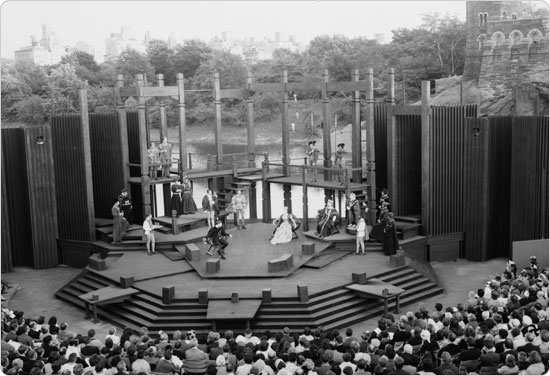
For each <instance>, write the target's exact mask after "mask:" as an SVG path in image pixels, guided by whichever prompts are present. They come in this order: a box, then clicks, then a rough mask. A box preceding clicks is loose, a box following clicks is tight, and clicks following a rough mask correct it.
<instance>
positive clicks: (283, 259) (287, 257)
mask: <svg viewBox="0 0 550 376" xmlns="http://www.w3.org/2000/svg"><path fill="white" fill-rule="evenodd" d="M292 266H294V255H293V254H291V253H285V254H284V255H282V256H280V257H279V258H276V259H273V260H269V261H268V262H267V270H268V271H269V272H270V273H274V272H280V271H282V270H285V269H288V268H291V267H292Z"/></svg>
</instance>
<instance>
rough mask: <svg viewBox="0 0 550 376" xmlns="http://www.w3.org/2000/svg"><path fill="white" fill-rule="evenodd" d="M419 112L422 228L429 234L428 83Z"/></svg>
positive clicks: (429, 145) (429, 133) (423, 90)
mask: <svg viewBox="0 0 550 376" xmlns="http://www.w3.org/2000/svg"><path fill="white" fill-rule="evenodd" d="M421 111H422V112H421V131H420V134H421V150H422V158H421V159H422V173H421V176H422V227H423V229H424V234H430V230H431V229H430V210H431V208H430V170H431V166H430V150H431V148H432V135H431V131H430V81H422V110H421Z"/></svg>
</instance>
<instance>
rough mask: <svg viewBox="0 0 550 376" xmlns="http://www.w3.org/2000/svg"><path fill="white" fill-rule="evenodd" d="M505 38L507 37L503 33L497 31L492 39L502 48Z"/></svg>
mask: <svg viewBox="0 0 550 376" xmlns="http://www.w3.org/2000/svg"><path fill="white" fill-rule="evenodd" d="M505 38H506V37H505V36H504V34H503V33H502V32H501V31H497V32H495V33H494V34H493V35H492V36H491V39H492V40H494V41H495V44H496V45H497V46H502V42H504V39H505Z"/></svg>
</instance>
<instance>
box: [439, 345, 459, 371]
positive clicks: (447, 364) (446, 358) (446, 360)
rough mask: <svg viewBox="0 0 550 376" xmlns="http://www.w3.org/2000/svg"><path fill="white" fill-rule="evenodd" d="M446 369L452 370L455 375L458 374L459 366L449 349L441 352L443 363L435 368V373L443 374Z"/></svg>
mask: <svg viewBox="0 0 550 376" xmlns="http://www.w3.org/2000/svg"><path fill="white" fill-rule="evenodd" d="M445 370H450V371H452V374H453V375H458V367H457V366H455V365H454V364H453V363H452V358H451V354H449V353H448V352H447V351H444V352H443V353H442V354H441V365H440V366H439V367H437V368H436V369H435V373H436V374H437V375H443V372H444V371H445Z"/></svg>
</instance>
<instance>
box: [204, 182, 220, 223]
mask: <svg viewBox="0 0 550 376" xmlns="http://www.w3.org/2000/svg"><path fill="white" fill-rule="evenodd" d="M217 200H218V196H216V194H214V193H212V191H211V190H210V189H207V190H206V194H205V195H204V197H203V198H202V210H204V212H205V213H206V216H207V219H208V228H211V227H214V225H215V224H216V218H217V217H218V215H220V210H219V209H218V203H217Z"/></svg>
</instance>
